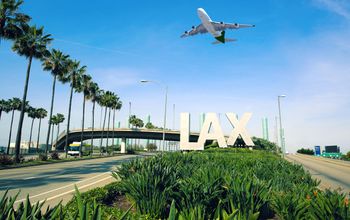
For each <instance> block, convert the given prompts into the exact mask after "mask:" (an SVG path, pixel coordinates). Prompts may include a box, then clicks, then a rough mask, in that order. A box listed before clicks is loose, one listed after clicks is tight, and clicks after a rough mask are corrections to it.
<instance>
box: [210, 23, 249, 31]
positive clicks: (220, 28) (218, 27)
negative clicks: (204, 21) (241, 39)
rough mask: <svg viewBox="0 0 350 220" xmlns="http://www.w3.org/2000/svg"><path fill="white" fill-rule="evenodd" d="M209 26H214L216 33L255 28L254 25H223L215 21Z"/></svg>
mask: <svg viewBox="0 0 350 220" xmlns="http://www.w3.org/2000/svg"><path fill="white" fill-rule="evenodd" d="M211 24H212V25H213V26H214V28H215V30H216V31H224V30H226V29H239V28H248V27H255V25H251V24H237V23H235V24H232V23H224V22H216V21H212V22H211Z"/></svg>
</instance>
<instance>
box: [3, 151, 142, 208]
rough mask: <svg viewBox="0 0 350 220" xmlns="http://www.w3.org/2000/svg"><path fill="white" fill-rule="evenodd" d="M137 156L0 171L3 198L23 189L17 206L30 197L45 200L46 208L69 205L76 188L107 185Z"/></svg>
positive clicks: (32, 200)
mask: <svg viewBox="0 0 350 220" xmlns="http://www.w3.org/2000/svg"><path fill="white" fill-rule="evenodd" d="M136 157H137V156H136V155H120V156H115V157H108V158H100V159H92V160H82V161H72V162H64V163H56V164H47V165H40V166H32V167H23V168H16V169H8V170H0V198H1V197H2V196H3V195H4V193H5V191H6V190H7V189H8V190H9V192H8V195H11V196H14V195H16V194H17V193H18V191H19V190H20V194H19V196H18V197H17V200H16V202H15V205H18V204H19V203H20V202H21V201H24V200H25V198H26V196H27V194H29V196H30V197H29V198H30V201H31V202H32V203H33V202H37V201H44V200H46V203H45V207H47V205H50V206H51V207H52V206H53V205H56V204H58V203H59V202H60V201H61V200H62V203H63V204H65V203H67V202H68V201H69V200H70V199H71V198H72V196H73V195H74V192H75V191H74V185H76V186H77V187H78V188H79V191H80V192H84V191H87V190H90V189H92V188H95V187H99V186H104V185H106V184H108V183H111V182H112V181H115V179H114V178H113V177H112V176H111V171H112V170H113V169H115V168H116V166H118V165H120V164H121V163H123V162H126V161H128V160H131V159H134V158H136Z"/></svg>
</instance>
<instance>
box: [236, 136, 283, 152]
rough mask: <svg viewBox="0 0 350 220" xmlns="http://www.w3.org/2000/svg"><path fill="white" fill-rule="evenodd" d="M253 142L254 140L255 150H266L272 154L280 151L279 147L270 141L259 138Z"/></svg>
mask: <svg viewBox="0 0 350 220" xmlns="http://www.w3.org/2000/svg"><path fill="white" fill-rule="evenodd" d="M240 139H241V138H240ZM252 140H253V143H254V148H255V149H261V150H266V151H271V152H277V150H278V149H279V147H278V146H277V145H276V144H275V143H273V142H270V141H268V140H265V139H262V138H258V137H253V138H252Z"/></svg>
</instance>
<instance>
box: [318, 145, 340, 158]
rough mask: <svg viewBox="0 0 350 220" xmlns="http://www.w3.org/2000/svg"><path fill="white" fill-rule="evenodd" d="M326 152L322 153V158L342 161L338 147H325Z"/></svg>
mask: <svg viewBox="0 0 350 220" xmlns="http://www.w3.org/2000/svg"><path fill="white" fill-rule="evenodd" d="M324 148H325V150H324V151H322V157H328V158H334V159H340V158H341V156H342V154H341V153H340V148H339V147H338V146H337V145H329V146H325V147H324Z"/></svg>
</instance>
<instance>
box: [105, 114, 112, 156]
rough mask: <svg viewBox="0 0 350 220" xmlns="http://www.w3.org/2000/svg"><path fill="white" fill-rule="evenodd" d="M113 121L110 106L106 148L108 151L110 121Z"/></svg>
mask: <svg viewBox="0 0 350 220" xmlns="http://www.w3.org/2000/svg"><path fill="white" fill-rule="evenodd" d="M110 121H111V108H109V113H108V125H107V144H106V150H107V153H108V134H109V122H110Z"/></svg>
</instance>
